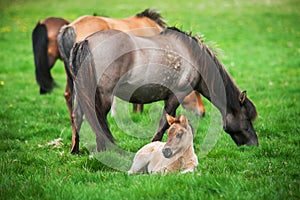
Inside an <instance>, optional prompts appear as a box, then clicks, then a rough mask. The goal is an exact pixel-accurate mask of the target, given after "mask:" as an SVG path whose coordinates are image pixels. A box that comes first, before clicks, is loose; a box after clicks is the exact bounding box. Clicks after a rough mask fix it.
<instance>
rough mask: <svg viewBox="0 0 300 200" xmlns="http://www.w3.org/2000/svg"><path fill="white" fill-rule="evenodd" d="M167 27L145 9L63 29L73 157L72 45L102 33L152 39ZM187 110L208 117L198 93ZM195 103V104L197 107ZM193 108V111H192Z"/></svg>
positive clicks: (87, 18) (75, 145)
mask: <svg viewBox="0 0 300 200" xmlns="http://www.w3.org/2000/svg"><path fill="white" fill-rule="evenodd" d="M164 27H165V22H164V20H163V18H162V17H161V15H160V14H159V13H158V12H156V11H155V10H151V9H146V10H144V11H143V12H141V13H139V14H137V15H134V16H131V17H129V18H125V19H114V18H107V17H100V16H82V17H79V18H78V19H76V20H75V21H73V22H72V23H70V24H69V25H67V26H64V27H63V28H62V29H61V30H60V33H59V35H58V38H57V41H58V45H59V51H60V54H61V55H62V59H63V61H64V64H65V68H66V73H67V85H66V90H65V98H66V103H67V106H68V108H69V113H70V118H71V123H72V135H73V137H72V148H71V152H72V153H78V151H79V149H78V148H79V147H78V145H79V142H78V141H79V137H78V131H77V130H76V128H75V126H74V122H73V114H72V111H73V108H72V107H73V106H72V104H73V103H72V91H73V80H72V76H71V74H70V71H69V67H68V65H69V55H70V51H71V48H72V47H73V45H74V44H75V43H76V42H78V41H81V40H83V39H84V38H85V37H87V36H88V35H90V34H92V33H94V32H97V31H99V30H109V29H115V30H121V31H125V32H127V33H130V34H132V35H137V36H144V37H149V36H153V35H157V34H159V33H160V32H161V31H162V30H163V28H164ZM193 101H194V102H193ZM184 102H185V103H184V104H183V105H184V106H183V107H184V108H187V109H188V110H193V111H194V112H195V113H196V114H198V115H199V116H203V115H204V114H205V108H204V105H203V102H202V100H201V97H200V95H199V94H198V93H194V92H193V93H191V94H190V95H189V97H188V98H187V99H186V100H185V101H184ZM195 102H196V104H195ZM193 106H194V107H193ZM142 109H143V105H141V104H138V105H136V104H135V105H134V110H138V111H142Z"/></svg>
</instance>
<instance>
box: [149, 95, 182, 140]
mask: <svg viewBox="0 0 300 200" xmlns="http://www.w3.org/2000/svg"><path fill="white" fill-rule="evenodd" d="M179 105H180V104H179V101H178V99H177V97H176V96H175V95H172V96H170V97H169V98H168V99H167V100H165V106H164V110H163V114H162V117H161V118H160V121H159V126H158V130H157V132H156V134H155V135H154V137H153V138H152V142H153V141H161V140H162V137H163V135H164V132H165V131H166V130H167V129H168V128H169V124H168V122H167V119H166V113H168V114H169V115H171V116H173V117H175V114H176V109H177V108H178V106H179Z"/></svg>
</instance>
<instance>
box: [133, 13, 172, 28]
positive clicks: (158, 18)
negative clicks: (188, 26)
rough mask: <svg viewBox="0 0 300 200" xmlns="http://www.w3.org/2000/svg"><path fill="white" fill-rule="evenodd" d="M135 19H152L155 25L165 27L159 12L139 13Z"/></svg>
mask: <svg viewBox="0 0 300 200" xmlns="http://www.w3.org/2000/svg"><path fill="white" fill-rule="evenodd" d="M136 16H137V17H148V18H149V19H152V20H153V21H154V22H155V23H157V24H158V25H159V26H161V27H162V28H165V27H166V26H167V24H166V22H165V20H164V18H163V17H162V16H161V15H160V13H159V12H157V11H156V10H154V9H149V8H148V9H146V10H144V11H143V12H141V13H138V14H136Z"/></svg>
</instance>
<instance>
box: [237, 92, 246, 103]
mask: <svg viewBox="0 0 300 200" xmlns="http://www.w3.org/2000/svg"><path fill="white" fill-rule="evenodd" d="M246 93H247V92H246V90H244V91H243V92H241V94H240V96H239V101H240V103H241V104H244V102H245V99H246V97H247V94H246Z"/></svg>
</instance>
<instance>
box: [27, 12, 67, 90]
mask: <svg viewBox="0 0 300 200" xmlns="http://www.w3.org/2000/svg"><path fill="white" fill-rule="evenodd" d="M67 24H69V22H68V21H67V20H65V19H63V18H57V17H48V18H46V19H43V20H41V21H39V22H38V23H37V25H36V26H35V28H34V29H33V31H32V46H33V55H34V63H35V77H36V80H37V83H38V84H39V86H40V94H46V93H49V92H51V90H52V89H53V87H54V86H55V82H54V80H53V78H52V76H51V73H50V70H51V68H52V67H53V65H54V64H55V62H56V60H57V59H61V57H60V54H59V51H58V46H57V35H58V33H59V30H60V28H61V27H62V26H64V25H67Z"/></svg>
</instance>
